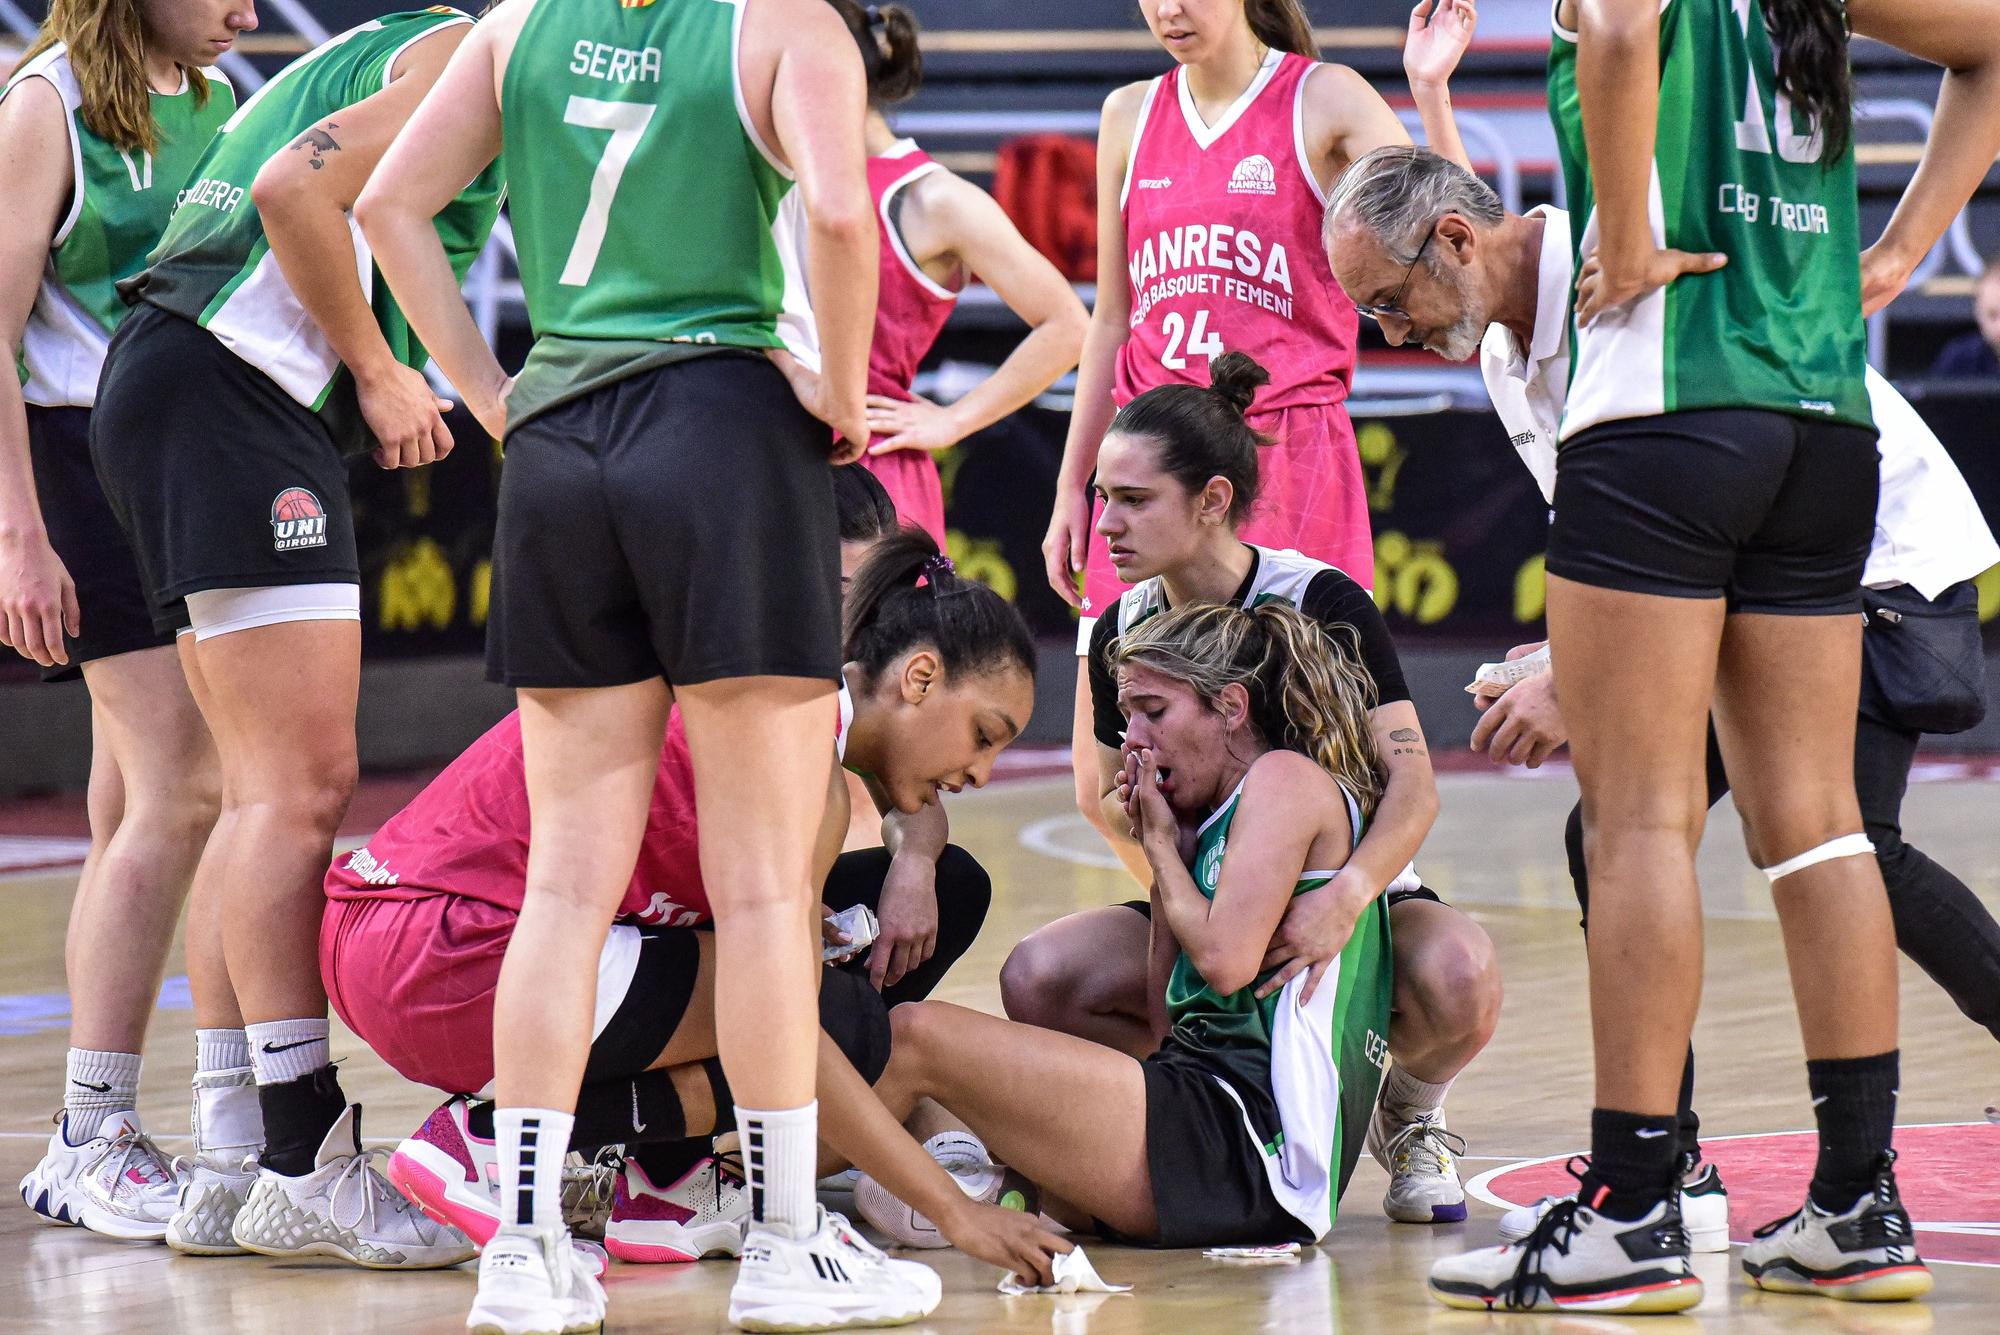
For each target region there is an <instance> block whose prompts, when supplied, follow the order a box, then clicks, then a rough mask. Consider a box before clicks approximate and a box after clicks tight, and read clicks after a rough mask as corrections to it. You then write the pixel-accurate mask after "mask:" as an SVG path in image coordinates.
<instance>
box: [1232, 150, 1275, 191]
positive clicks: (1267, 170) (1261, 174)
mask: <svg viewBox="0 0 2000 1335" xmlns="http://www.w3.org/2000/svg"><path fill="white" fill-rule="evenodd" d="M1229 193H1230V194H1232V195H1275V194H1277V193H1278V173H1277V169H1276V168H1274V167H1272V166H1271V160H1270V159H1269V158H1267V157H1265V156H1264V155H1263V154H1262V153H1252V154H1251V155H1250V156H1249V157H1247V158H1245V159H1243V161H1241V162H1239V163H1237V164H1236V170H1235V171H1232V172H1230V173H1229Z"/></svg>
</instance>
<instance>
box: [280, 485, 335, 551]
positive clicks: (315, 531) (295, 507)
mask: <svg viewBox="0 0 2000 1335" xmlns="http://www.w3.org/2000/svg"><path fill="white" fill-rule="evenodd" d="M271 545H272V546H273V547H275V548H276V549H277V550H279V551H281V552H289V551H296V550H297V549H298V548H300V547H324V546H326V507H325V506H323V505H321V504H320V503H319V497H317V496H315V495H313V494H312V493H311V492H309V491H307V490H306V489H305V488H304V487H286V488H285V489H284V490H283V491H281V492H279V493H278V495H277V499H275V500H273V501H272V502H271Z"/></svg>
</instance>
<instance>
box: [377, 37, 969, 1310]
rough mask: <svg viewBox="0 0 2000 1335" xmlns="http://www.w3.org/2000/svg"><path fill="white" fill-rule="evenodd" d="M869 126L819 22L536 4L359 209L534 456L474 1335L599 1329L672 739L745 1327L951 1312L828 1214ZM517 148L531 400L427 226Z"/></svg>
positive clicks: (523, 560) (506, 518)
mask: <svg viewBox="0 0 2000 1335" xmlns="http://www.w3.org/2000/svg"><path fill="white" fill-rule="evenodd" d="M866 103H867V88H866V78H865V75H864V72H863V69H862V63H861V58H860V54H859V53H858V52H857V51H856V50H855V46H854V42H853V39H852V38H851V36H850V35H849V34H848V32H847V29H846V25H845V24H843V23H842V22H841V21H840V18H839V16H838V15H837V14H835V13H834V12H833V11H832V9H831V8H830V7H828V6H827V5H826V4H825V3H824V0H730V2H729V3H721V4H699V5H688V4H652V5H611V4H608V3H607V4H591V5H575V4H552V3H547V2H546V0H510V3H507V4H504V5H502V6H501V7H500V8H499V9H498V10H496V11H495V12H494V13H493V15H492V16H491V17H490V18H489V19H488V20H487V21H486V22H485V23H484V24H482V25H481V30H480V32H479V33H478V34H476V35H475V36H474V37H473V38H472V40H471V42H470V43H469V44H468V46H467V47H466V48H465V51H464V53H463V55H462V56H461V57H460V58H459V59H458V60H457V61H456V62H455V63H454V65H453V68H452V70H451V71H450V73H449V75H448V76H447V78H446V80H445V86H444V89H443V91H442V92H441V93H440V94H439V96H438V97H436V98H434V99H432V100H431V101H430V102H429V103H428V104H427V105H426V107H425V109H424V111H423V113H422V114H420V116H419V117H418V119H417V122H416V125H415V128H414V129H413V131H412V133H410V134H409V135H407V136H405V137H404V138H403V140H402V141H401V142H400V143H399V144H398V146H397V148H396V150H395V152H394V153H393V154H392V155H391V158H390V161H389V163H388V164H387V166H388V170H387V172H386V173H385V174H384V176H383V177H382V178H381V179H380V180H379V181H378V182H376V184H375V188H374V189H373V190H371V191H370V192H369V194H368V196H367V198H365V199H364V200H363V201H362V204H361V207H360V210H359V214H358V216H359V218H360V221H361V225H362V227H363V228H364V230H365V231H366V232H367V234H368V238H369V241H370V243H371V245H372V246H373V247H374V249H375V253H376V256H377V260H378V262H379V263H380V264H381V266H382V270H383V273H384V274H385V275H386V276H387V277H388V279H389V281H390V283H391V284H392V285H393V286H394V287H395V289H396V291H397V292H398V294H399V295H400V296H401V297H402V299H403V300H404V301H406V302H407V303H408V304H409V307H410V309H411V311H412V313H413V317H414V322H415V324H416V326H417V327H418V328H419V329H420V330H421V331H422V332H423V334H424V336H425V341H426V342H427V343H429V344H430V345H431V346H432V348H433V350H434V351H435V353H436V355H437V359H438V364H439V365H440V366H441V367H442V368H443V369H444V371H445V373H446V374H447V375H448V376H449V377H450V379H451V380H452V382H453V383H454V384H456V385H458V386H459V387H460V388H461V389H463V390H464V391H465V392H466V396H467V399H468V402H469V403H470V404H471V405H472V407H473V408H474V410H475V411H476V412H477V413H478V414H479V415H480V417H481V420H482V421H485V422H486V423H488V425H489V427H490V428H491V429H492V430H494V431H495V432H496V433H498V432H501V431H504V432H505V433H506V441H507V451H508V459H507V465H506V467H505V469H504V470H503V472H502V477H501V496H500V521H499V530H498V534H497V537H496V539H495V549H494V550H495V581H494V597H493V607H494V611H493V625H492V627H491V629H490V631H489V635H488V666H489V670H490V672H491V673H492V675H493V676H495V677H496V678H497V679H499V680H502V681H505V682H507V683H509V684H511V685H514V686H516V687H518V688H519V692H520V698H521V731H522V744H523V750H524V753H525V764H526V772H527V782H528V792H529V796H530V806H531V808H532V810H533V813H534V829H535V839H534V843H533V845H532V847H531V849H530V853H529V865H528V878H527V891H526V899H525V902H524V904H523V907H522V911H521V916H520V920H519V923H518V924H517V926H516V928H515V931H514V935H513V938H512V940H511V941H510V942H509V945H508V952H507V965H506V967H505V968H503V969H502V971H501V976H500V982H499V992H498V996H497V999H496V1001H495V1006H494V1025H495V1040H496V1041H495V1052H494V1056H495V1067H496V1072H497V1090H498V1094H499V1100H500V1113H499V1115H498V1120H497V1125H498V1132H499V1157H500V1165H501V1183H502V1187H503V1191H502V1200H503V1205H504V1209H505V1211H506V1215H505V1221H504V1224H503V1227H502V1229H501V1231H500V1234H499V1235H498V1236H497V1237H496V1238H495V1239H494V1241H493V1243H492V1244H490V1245H489V1246H488V1247H487V1248H486V1250H485V1253H484V1255H483V1256H482V1258H481V1262H480V1288H479V1297H478V1299H477V1300H476V1302H475V1304H474V1307H473V1314H472V1316H473V1322H474V1324H475V1325H480V1326H482V1327H484V1326H490V1327H491V1328H492V1329H494V1330H498V1331H517V1330H520V1331H525V1330H542V1329H546V1328H547V1327H548V1324H549V1323H551V1322H556V1321H561V1322H563V1323H564V1324H565V1325H572V1326H573V1325H575V1324H577V1323H578V1322H585V1323H587V1322H588V1321H589V1320H591V1319H593V1318H592V1316H591V1312H592V1311H593V1310H594V1308H595V1299H594V1298H593V1297H592V1296H591V1294H590V1292H589V1288H588V1286H587V1285H583V1284H573V1283H572V1267H571V1265H570V1264H569V1259H568V1257H569V1253H568V1249H567V1248H566V1247H565V1246H563V1245H562V1239H563V1234H564V1228H563V1221H562V1217H561V1214H560V1210H559V1200H558V1189H559V1185H560V1178H559V1175H558V1173H557V1171H556V1169H557V1166H558V1163H559V1161H560V1156H559V1155H544V1154H543V1153H542V1149H543V1147H552V1146H556V1145H561V1144H564V1143H566V1142H567V1141H568V1140H569V1129H570V1123H571V1120H572V1113H573V1110H574V1108H575V1100H576V1091H577V1088H578V1085H579V1082H580V1080H581V1078H582V1075H583V1072H584V1069H585V1064H586V1062H587V1059H588V1056H589V1049H590V1036H591V1027H590V1021H591V1009H592V998H593V990H594V989H593V979H594V978H595V976H596V972H597V960H598V957H599V953H600V950H601V948H602V946H603V942H604V939H605V933H606V931H607V930H608V929H609V927H610V925H611V919H612V916H613V913H614V912H615V910H616V908H617V905H618V900H619V896H620V895H621V894H622V893H623V890H624V887H625V885H626V883H627V881H628V880H629V878H630V875H631V869H632V865H633V859H634V857H635V856H636V853H637V850H638V848H639V845H640V841H641V837H642V835H643V832H644V822H645V814H646V807H647V794H648V792H649V791H650V789H651V786H652V780H653V775H654V772H655V770H656V769H657V768H658V763H659V752H660V745H661V740H662V737H663V735H664V729H665V727H666V720H667V711H668V708H669V706H670V705H674V704H677V705H679V707H680V714H681V720H682V723H683V725H684V726H685V728H686V730H687V738H688V752H689V755H690V758H691V761H692V764H693V770H694V785H695V791H696V794H697V802H698V804H699V806H700V808H701V809H702V811H704V812H707V813H715V816H716V818H715V819H712V820H706V821H704V822H703V824H702V828H701V833H700V843H701V871H702V880H703V882H704V883H705V884H706V885H708V886H709V887H710V889H711V893H712V894H713V895H714V908H715V915H716V946H717V961H718V962H717V970H716V1013H717V1037H718V1040H719V1046H720V1048H721V1053H722V1058H723V1065H724V1067H725V1069H726V1070H727V1072H728V1076H729V1083H730V1084H731V1086H733V1088H734V1091H735V1098H736V1099H737V1101H738V1104H737V1106H738V1112H737V1124H738V1126H739V1127H740V1128H741V1130H742V1133H743V1143H744V1144H745V1146H746V1147H747V1151H748V1153H747V1155H746V1170H747V1174H748V1179H749V1188H750V1195H751V1202H752V1214H753V1220H752V1224H751V1227H750V1230H749V1237H748V1239H747V1240H746V1243H745V1246H744V1259H743V1266H742V1269H741V1271H740V1273H739V1275H738V1278H737V1284H736V1288H735V1291H734V1293H733V1294H732V1296H731V1299H730V1313H731V1319H732V1320H734V1321H736V1322H737V1323H738V1324H739V1325H744V1326H747V1327H751V1328H769V1327H772V1326H777V1325H786V1326H800V1327H803V1326H807V1325H812V1326H836V1325H858V1324H870V1323H880V1322H884V1321H901V1320H910V1319H913V1318H915V1317H917V1316H920V1315H922V1314H923V1313H925V1312H928V1311H930V1310H931V1308H932V1307H933V1306H934V1305H935V1304H936V1302H937V1296H938V1286H937V1280H936V1277H935V1276H934V1275H931V1274H929V1273H928V1272H926V1271H924V1270H923V1269H922V1268H921V1267H915V1266H900V1267H891V1266H889V1265H887V1264H886V1263H884V1262H883V1261H882V1259H881V1258H880V1257H877V1256H873V1255H871V1254H869V1253H868V1252H866V1251H865V1250H863V1249H862V1248H861V1247H859V1246H858V1245H857V1244H856V1243H855V1242H854V1241H853V1240H852V1239H851V1237H850V1236H849V1234H848V1232H847V1230H845V1229H842V1228H839V1227H836V1226H834V1225H832V1224H829V1223H828V1222H827V1220H826V1218H825V1216H824V1214H823V1213H822V1212H821V1211H820V1209H819V1207H818V1204H817V1202H816V1201H815V1200H814V1196H813V1182H814V1172H813V1167H814V1164H813V1160H814V1145H815V1143H816V1141H817V1126H816V1116H817V1114H816V1109H815V1104H814V1102H813V1068H814V1062H815V1047H816V1034H817V1025H816V1024H815V1022H814V1014H815V1006H814V1001H813V993H814V988H815V986H816V983H817V979H818V968H819V966H818V959H817V953H818V947H817V943H818V939H819V937H818V929H817V926H816V923H817V917H816V915H815V914H814V912H813V904H814V899H815V896H814V893H813V891H814V888H815V887H814V886H813V884H812V880H811V855H812V848H813V836H814V832H815V831H816V830H817V828H818V826H819V821H820V816H821V813H822V811H823V810H824V806H825V794H826V788H827V785H828V784H830V783H837V782H838V781H839V780H838V778H837V774H836V767H835V766H834V764H833V763H832V758H831V756H830V755H828V754H827V753H826V750H825V733H824V728H825V721H826V718H827V712H828V711H829V710H831V709H832V708H833V707H834V706H833V695H834V683H835V682H836V680H837V679H838V677H839V675H840V653H839V649H840V644H839V635H838V631H837V620H838V612H839V607H838V601H837V600H838V597H839V588H838V574H837V569H838V566H837V562H838V557H839V552H838V543H837V541H836V538H835V535H834V513H833V498H832V495H831V490H830V488H829V486H828V482H827V474H826V462H827V459H828V457H829V454H828V450H829V444H830V442H829V440H828V438H827V434H826V431H825V429H824V426H823V425H821V423H824V424H827V425H831V426H832V427H834V428H835V430H837V431H838V432H839V433H840V436H841V438H842V439H841V444H840V445H839V446H838V447H837V448H836V449H834V450H833V453H832V455H831V457H832V458H833V461H834V462H836V463H847V462H851V461H852V460H853V459H854V458H855V457H857V456H858V455H859V454H860V453H861V451H862V449H863V448H865V444H864V443H865V442H866V440H867V439H868V435H869V432H868V425H867V418H866V413H865V406H864V391H865V387H866V383H867V359H868V334H869V330H870V328H871V327H872V324H873V321H874V312H875V287H876V262H877V244H878V237H877V235H876V228H875V222H874V217H873V212H872V210H871V209H870V207H869V201H868V186H867V173H866V165H865V155H864V153H863V148H862V125H863V119H864V116H865V112H866ZM503 148H504V150H505V152H506V153H507V155H508V156H510V157H515V158H526V159H532V160H533V161H534V162H535V165H536V170H535V173H534V175H533V177H532V178H531V179H529V180H528V181H526V182H524V183H523V188H521V189H519V190H517V191H516V192H515V194H514V195H513V198H512V201H511V210H512V217H513V222H514V231H515V238H516V241H517V242H518V244H519V246H520V252H521V269H522V284H523V287H524V289H525V292H526V295H527V303H528V313H529V318H530V320H531V321H532V323H533V324H534V327H535V331H536V335H537V340H536V343H535V346H534V348H533V350H532V351H531V352H530V354H529V358H528V363H527V365H526V366H525V367H524V368H523V370H522V372H521V375H520V379H519V381H518V383H512V384H511V385H510V382H509V381H508V380H507V378H506V377H505V376H504V375H503V374H502V372H501V370H500V367H499V364H498V363H497V362H496V361H495V360H494V357H493V353H492V350H491V349H489V348H488V347H487V346H486V345H485V343H484V342H483V341H482V340H481V339H480V338H479V336H478V329H477V327H476V326H475V325H474V324H473V322H472V318H471V315H470V312H468V311H467V310H466V308H465V304H464V302H463V301H462V300H461V298H460V297H459V294H458V290H457V285H456V284H455V283H453V282H452V281H451V277H450V274H449V271H448V270H447V269H446V268H445V266H444V265H442V264H441V263H440V262H439V248H438V245H437V241H436V239H435V237H434V235H433V233H432V229H431V227H430V222H429V219H430V217H431V215H432V214H433V213H434V212H436V210H437V209H439V208H440V207H442V206H443V205H444V204H445V202H446V195H445V193H444V187H443V186H442V185H441V184H440V183H441V182H443V181H446V180H455V179H460V178H461V177H462V176H464V175H468V174H471V173H473V172H477V171H479V170H481V169H482V167H483V166H484V165H485V164H488V163H490V162H492V161H493V160H494V159H495V158H496V157H497V156H498V155H499V154H500V153H501V151H502V150H503ZM795 185H796V189H794V186H795ZM801 218H802V219H803V221H801ZM784 226H796V227H803V228H804V229H805V232H804V238H803V242H802V245H803V254H804V256H805V261H804V264H805V273H804V275H803V281H802V285H801V277H800V275H798V274H797V273H793V274H789V275H788V274H787V273H786V272H785V268H784V264H785V260H784V257H785V255H786V254H787V253H796V249H795V248H796V246H797V245H799V244H801V243H799V242H798V241H797V240H796V238H792V239H787V240H785V241H784V243H783V244H781V242H780V239H779V238H777V237H776V236H775V235H774V229H776V228H780V227H784ZM663 254H664V255H682V256H688V257H691V258H694V259H696V260H698V262H696V263H688V264H679V265H672V266H663V265H661V264H660V262H659V259H660V256H661V255H663ZM788 287H790V288H792V289H793V290H800V291H809V292H811V293H812V294H813V306H814V309H813V310H812V312H811V316H810V318H811V319H812V320H814V321H816V323H817V335H816V342H817V348H818V361H819V365H818V366H817V367H813V366H811V365H810V364H809V363H808V364H805V365H800V364H798V363H796V362H792V361H791V359H789V358H786V359H785V361H786V363H787V365H786V366H785V367H783V368H781V367H777V366H773V365H772V364H771V362H770V361H769V360H767V358H766V357H765V356H764V355H763V354H765V353H767V352H771V351H773V350H777V349H780V347H781V342H782V340H781V338H780V334H779V324H780V319H781V317H783V316H785V315H786V312H785V311H784V309H783V306H782V301H783V297H784V294H785V292H786V290H787V288H788ZM806 342H807V340H803V339H802V340H801V341H800V346H801V347H804V346H805V344H806ZM787 374H789V375H790V376H791V378H792V383H793V385H794V386H795V388H796V393H797V394H798V395H799V401H798V402H794V401H792V400H790V399H788V398H787V397H786V396H785V394H784V393H783V389H784V387H785V376H786V375H787ZM802 405H806V406H802ZM808 407H810V409H811V411H810V412H809V411H808ZM814 413H816V414H817V415H818V416H819V418H820V422H815V421H814V420H813V415H814ZM829 1262H832V1265H831V1267H829ZM836 1272H837V1273H841V1274H845V1275H847V1276H848V1277H849V1279H850V1280H851V1281H852V1282H851V1283H842V1282H840V1281H839V1280H837V1279H831V1278H828V1276H829V1275H831V1274H834V1273H836Z"/></svg>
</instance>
